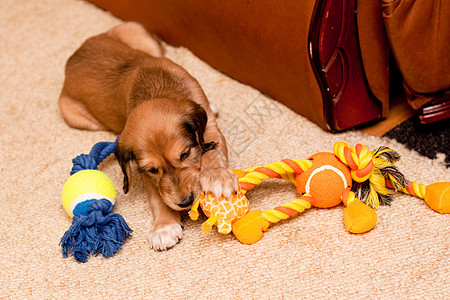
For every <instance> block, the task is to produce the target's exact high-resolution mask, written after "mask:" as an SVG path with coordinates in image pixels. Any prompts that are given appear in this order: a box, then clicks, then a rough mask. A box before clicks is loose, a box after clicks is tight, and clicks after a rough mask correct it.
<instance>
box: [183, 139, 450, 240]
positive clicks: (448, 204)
mask: <svg viewBox="0 0 450 300" xmlns="http://www.w3.org/2000/svg"><path fill="white" fill-rule="evenodd" d="M398 159H400V156H399V155H398V153H397V152H395V151H393V150H391V149H389V148H387V147H379V148H377V149H375V150H373V151H369V149H368V147H367V146H362V145H359V144H358V145H356V146H355V147H350V146H349V145H347V144H346V143H336V144H335V145H334V147H333V153H328V152H321V153H317V154H314V155H312V156H311V157H310V158H308V159H306V160H298V159H285V160H282V161H278V162H274V163H272V164H269V165H265V166H263V167H260V166H259V167H254V168H250V169H247V170H245V171H243V170H233V171H234V172H235V173H236V174H237V175H238V177H239V185H240V188H241V189H240V191H239V193H238V194H237V195H235V196H233V197H231V198H230V199H222V198H221V199H215V198H214V197H213V196H212V195H211V194H208V195H202V196H201V197H200V198H199V199H198V200H197V201H196V203H195V204H194V206H193V208H192V210H191V212H190V215H191V218H192V219H196V218H197V217H198V211H197V209H198V206H199V205H200V206H201V207H202V210H203V211H204V212H205V214H206V215H207V216H208V217H209V219H208V220H207V221H206V222H205V223H204V224H203V225H202V230H203V231H205V232H208V231H210V230H211V228H212V226H213V225H214V224H216V225H217V226H218V229H219V232H221V233H229V232H230V231H231V230H232V231H233V233H234V234H235V236H236V237H237V238H238V240H240V241H241V242H242V243H244V244H253V243H255V242H257V241H258V240H259V239H260V238H261V237H262V235H263V232H265V231H266V230H267V229H268V227H269V226H270V224H272V223H277V222H280V221H282V220H285V219H288V218H290V217H293V216H295V215H297V214H298V213H301V212H303V211H304V210H306V209H309V208H311V206H315V207H318V208H329V207H333V206H336V205H338V204H340V203H341V202H343V203H344V205H345V206H346V207H345V208H344V224H345V227H346V229H347V230H348V231H349V232H352V233H363V232H367V231H369V230H371V229H372V228H373V227H374V226H375V224H376V223H377V215H376V212H375V211H376V210H378V207H379V204H380V203H387V204H388V203H390V201H391V196H392V195H391V192H390V189H391V190H392V189H394V190H395V191H401V192H403V193H406V194H409V195H413V196H417V197H419V198H422V199H425V201H426V203H427V204H428V205H429V206H430V207H431V208H433V209H434V210H436V211H438V212H440V213H449V212H450V183H449V182H440V183H435V184H431V185H429V186H427V187H425V186H424V185H422V184H417V183H415V182H409V181H408V180H407V179H406V178H405V177H404V175H403V174H402V173H401V172H400V171H399V170H398V168H397V167H396V166H395V162H396V161H398ZM270 178H278V179H283V180H285V181H288V182H291V183H293V184H295V185H296V187H297V190H298V192H299V193H300V195H301V197H300V198H298V199H294V200H292V201H290V202H288V203H286V204H283V205H281V206H277V207H275V208H273V209H270V210H267V211H265V212H262V211H261V210H254V211H251V212H250V213H247V212H248V211H249V210H250V205H249V203H248V200H247V198H246V197H245V194H246V192H247V191H249V190H251V189H253V188H254V187H255V186H256V185H259V184H260V183H261V182H262V181H264V180H266V179H270Z"/></svg>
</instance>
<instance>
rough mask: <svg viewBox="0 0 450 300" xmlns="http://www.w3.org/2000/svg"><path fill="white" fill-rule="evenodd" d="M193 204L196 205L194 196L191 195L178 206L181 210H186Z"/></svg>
mask: <svg viewBox="0 0 450 300" xmlns="http://www.w3.org/2000/svg"><path fill="white" fill-rule="evenodd" d="M192 203H194V194H192V193H191V194H190V195H189V196H188V197H186V198H184V199H183V201H181V202H180V203H179V204H178V206H179V207H181V208H186V207H188V206H190V205H191V204H192Z"/></svg>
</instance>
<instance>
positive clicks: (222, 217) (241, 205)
mask: <svg viewBox="0 0 450 300" xmlns="http://www.w3.org/2000/svg"><path fill="white" fill-rule="evenodd" d="M199 205H200V207H201V208H202V211H203V213H204V214H205V215H206V216H207V217H208V220H207V221H206V222H204V223H203V224H202V230H203V231H204V232H209V231H211V229H212V226H213V225H216V226H217V231H218V232H219V233H223V234H228V233H230V232H231V225H232V224H233V222H235V221H237V220H239V219H240V218H242V217H243V216H244V215H245V214H246V213H247V212H248V211H249V210H250V203H249V202H248V199H247V197H245V195H244V193H243V192H242V191H239V192H238V193H237V194H235V195H233V196H231V197H229V198H225V197H224V196H222V197H220V198H216V197H215V196H214V195H213V194H212V193H208V194H206V195H205V194H203V193H202V194H201V195H200V197H199V198H198V199H197V201H196V202H195V203H194V205H193V207H192V209H191V211H190V212H189V215H190V217H191V219H192V220H196V219H197V218H198V212H197V209H198V206H199Z"/></svg>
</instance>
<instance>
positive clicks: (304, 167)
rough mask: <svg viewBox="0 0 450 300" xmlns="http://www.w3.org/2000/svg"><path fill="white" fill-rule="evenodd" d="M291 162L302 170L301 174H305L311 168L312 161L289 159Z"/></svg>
mask: <svg viewBox="0 0 450 300" xmlns="http://www.w3.org/2000/svg"><path fill="white" fill-rule="evenodd" d="M291 160H292V161H293V162H295V163H296V164H297V165H298V166H299V167H300V168H301V169H302V170H303V172H305V171H306V170H308V169H309V168H311V166H312V161H310V160H309V159H302V160H300V159H296V158H294V159H291Z"/></svg>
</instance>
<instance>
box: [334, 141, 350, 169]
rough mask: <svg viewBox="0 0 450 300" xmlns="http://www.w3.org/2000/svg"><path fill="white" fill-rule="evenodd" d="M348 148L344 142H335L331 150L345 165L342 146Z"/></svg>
mask: <svg viewBox="0 0 450 300" xmlns="http://www.w3.org/2000/svg"><path fill="white" fill-rule="evenodd" d="M345 147H347V148H350V145H349V144H347V143H344V142H337V143H336V144H334V146H333V152H334V155H336V156H337V157H339V159H340V160H341V161H342V162H343V163H344V164H346V165H348V162H347V160H346V159H345V155H344V148H345Z"/></svg>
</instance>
